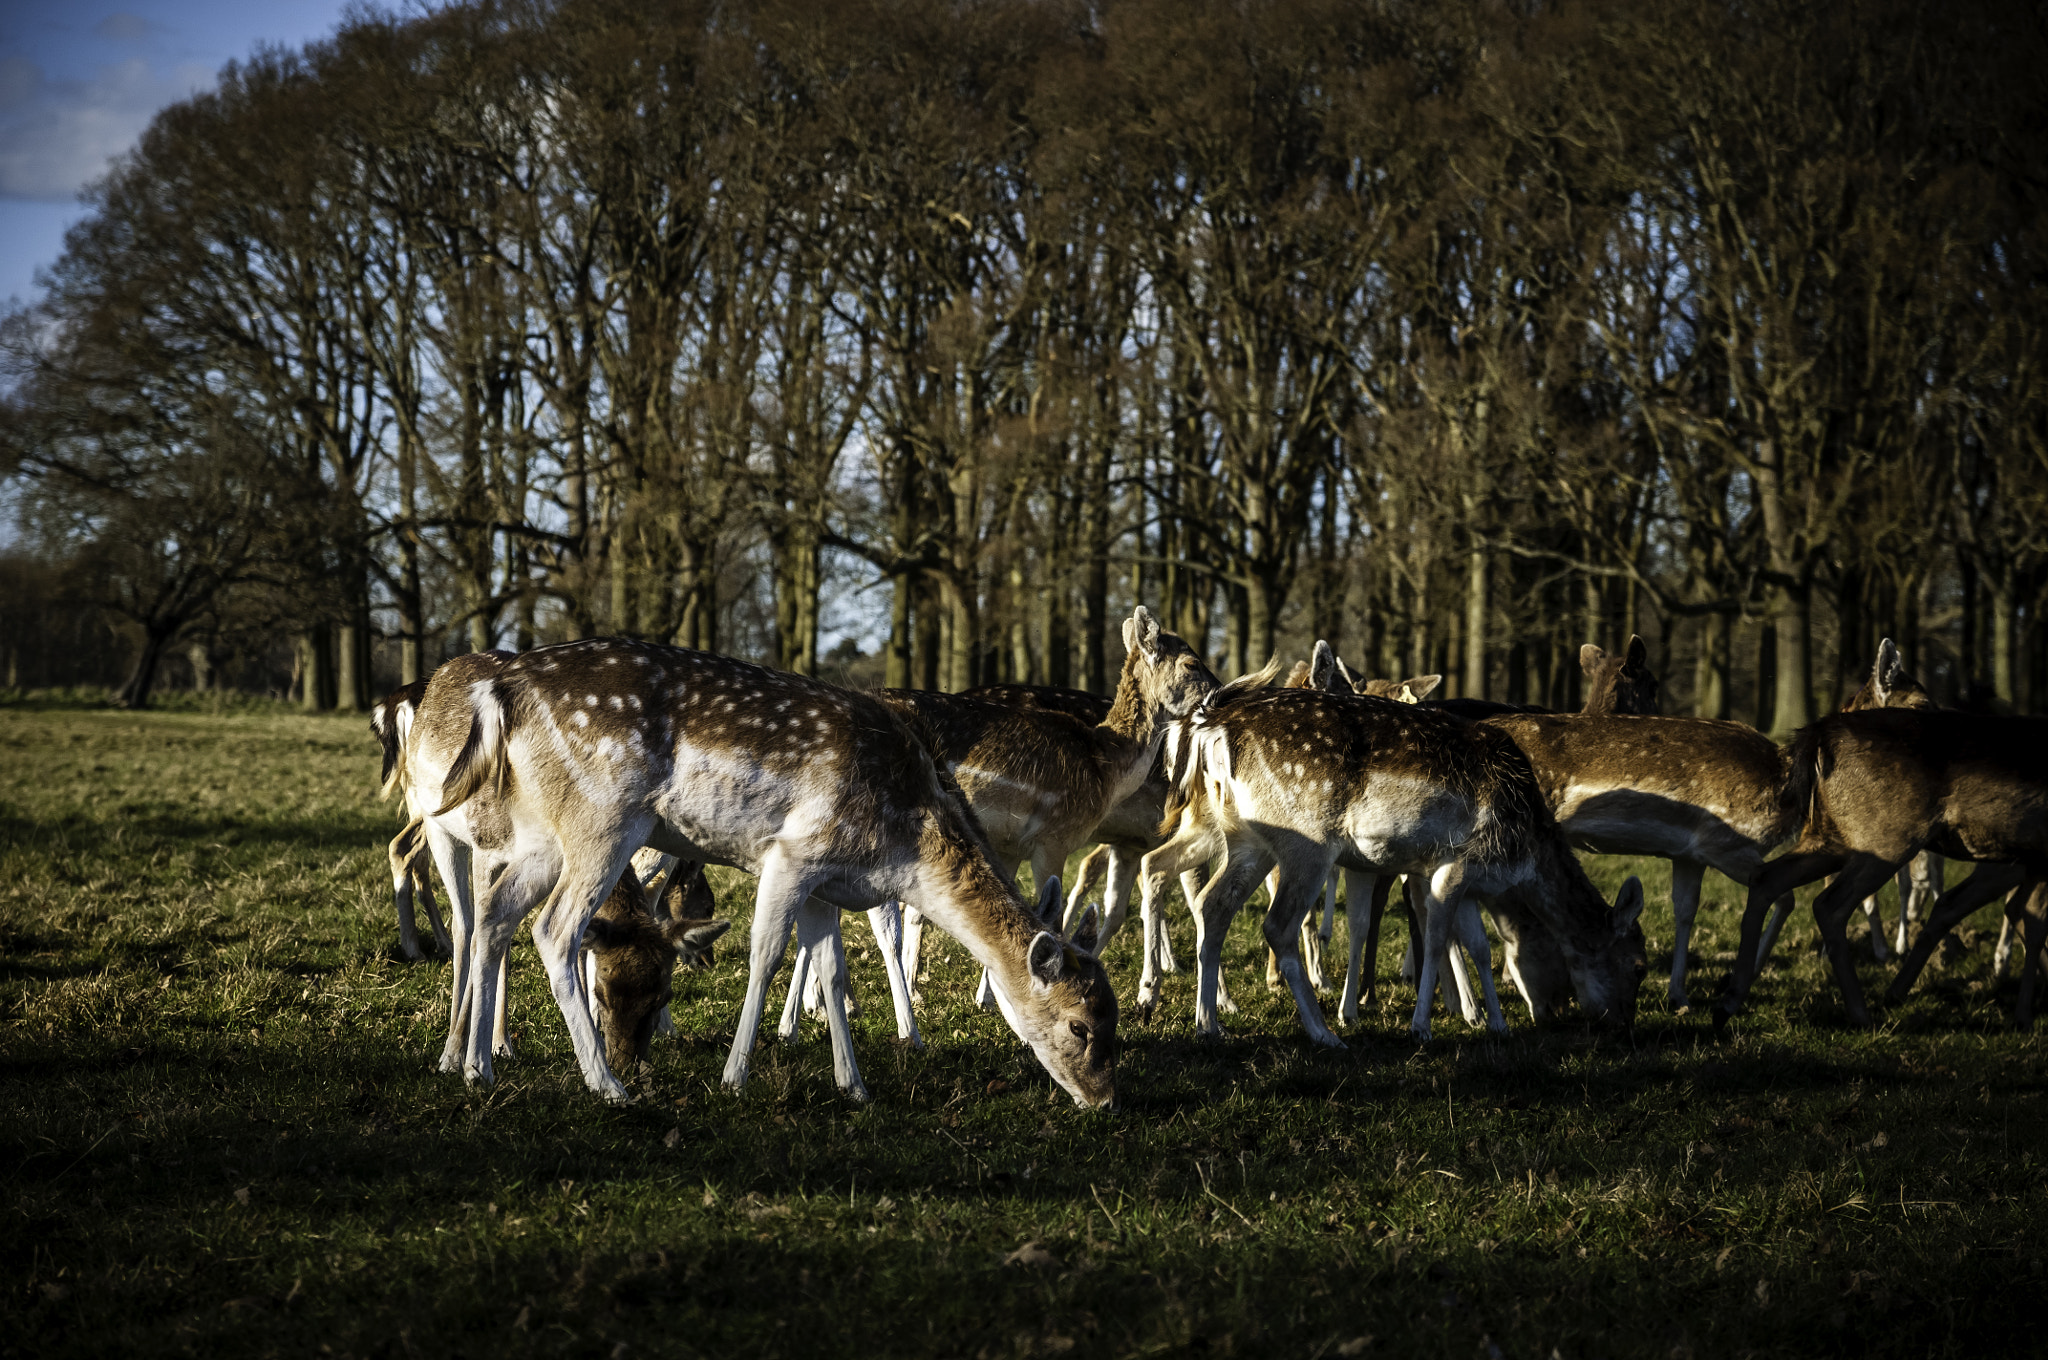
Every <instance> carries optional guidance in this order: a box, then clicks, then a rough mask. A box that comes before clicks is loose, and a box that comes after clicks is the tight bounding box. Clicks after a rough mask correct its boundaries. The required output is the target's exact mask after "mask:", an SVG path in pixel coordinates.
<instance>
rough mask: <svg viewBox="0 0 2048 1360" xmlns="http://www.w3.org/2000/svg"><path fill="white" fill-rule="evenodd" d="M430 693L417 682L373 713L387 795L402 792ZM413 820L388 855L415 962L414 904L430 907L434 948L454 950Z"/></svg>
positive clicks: (418, 953) (418, 955) (413, 815)
mask: <svg viewBox="0 0 2048 1360" xmlns="http://www.w3.org/2000/svg"><path fill="white" fill-rule="evenodd" d="M426 692H427V682H426V681H424V680H415V681H413V682H412V683H411V684H409V685H406V686H404V687H403V688H401V689H395V690H393V691H391V693H389V694H387V695H385V696H384V697H383V698H382V699H379V700H378V701H377V702H376V704H374V705H373V706H372V707H371V709H370V730H371V731H372V732H374V733H376V735H377V744H378V745H379V746H380V747H382V748H383V753H384V768H383V770H382V771H381V772H380V773H379V774H378V776H377V782H378V783H379V784H380V785H381V786H382V787H383V790H384V796H385V797H387V798H388V797H390V796H391V795H392V794H393V793H396V792H397V791H398V788H399V782H398V781H399V775H398V762H399V755H400V753H401V752H402V751H403V750H404V748H405V737H406V734H407V733H408V732H410V731H411V730H412V719H413V714H414V713H415V712H417V711H418V709H419V706H420V696H421V695H423V694H425V693H426ZM407 811H408V813H409V816H408V819H407V821H406V824H405V829H404V830H403V831H401V832H399V833H398V834H397V835H396V836H394V837H392V839H391V845H390V848H389V850H388V851H387V852H386V853H387V854H388V855H389V857H390V860H391V900H392V905H393V906H394V907H395V908H396V909H397V912H398V952H399V953H401V954H403V955H404V956H405V957H406V958H407V959H408V960H410V961H411V962H413V963H418V962H419V961H420V960H422V959H424V958H426V956H427V955H426V951H425V950H423V949H421V948H420V929H419V924H418V922H417V920H416V919H415V918H414V915H413V903H414V901H416V900H417V901H418V903H419V904H420V905H421V906H423V907H425V908H426V909H427V924H428V925H429V926H430V927H431V928H432V930H433V932H434V947H435V948H436V949H437V950H438V951H439V952H441V953H442V954H448V953H450V952H452V951H453V949H454V945H453V944H452V943H451V942H450V941H449V938H448V928H447V927H446V926H444V925H442V924H441V913H440V912H438V911H436V910H435V909H434V885H433V883H432V882H431V881H430V880H429V878H428V876H427V846H426V841H425V838H424V837H422V836H421V834H420V819H419V815H418V813H417V812H415V811H413V810H412V809H410V808H408V809H407Z"/></svg>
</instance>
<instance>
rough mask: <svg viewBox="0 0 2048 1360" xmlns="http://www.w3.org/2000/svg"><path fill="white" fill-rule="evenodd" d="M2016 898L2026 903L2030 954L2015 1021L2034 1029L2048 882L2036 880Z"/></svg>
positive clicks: (2046, 935) (2046, 932)
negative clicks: (2035, 1000) (2036, 990)
mask: <svg viewBox="0 0 2048 1360" xmlns="http://www.w3.org/2000/svg"><path fill="white" fill-rule="evenodd" d="M2014 896H2015V897H2018V898H2019V899H2021V900H2022V901H2023V902H2025V904H2026V907H2025V910H2026V914H2027V943H2026V952H2025V953H2024V954H2022V955H2021V956H2020V999H2019V1004H2018V1005H2017V1006H2016V1007H2015V1008H2014V1010H2013V1014H2012V1019H2013V1023H2014V1024H2015V1025H2017V1026H2019V1027H2020V1028H2021V1029H2031V1028H2033V1025H2034V988H2035V986H2036V984H2037V983H2039V981H2040V978H2041V946H2042V945H2043V944H2044V943H2048V883H2044V882H2043V881H2042V880H2040V879H2038V878H2037V879H2034V880H2032V881H2031V882H2028V883H2026V884H2023V885H2022V886H2021V888H2020V889H2019V891H2018V892H2016V893H2015V894H2014Z"/></svg>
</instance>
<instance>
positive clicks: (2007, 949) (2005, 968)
mask: <svg viewBox="0 0 2048 1360" xmlns="http://www.w3.org/2000/svg"><path fill="white" fill-rule="evenodd" d="M2026 933H2027V921H2026V912H2025V910H2024V909H2023V908H2022V907H2021V906H2020V904H2019V903H2017V902H2015V901H2014V900H2013V899H2012V898H2011V897H2008V898H2006V900H2005V911H2004V912H2003V913H2002V914H2001V915H2000V917H1999V920H1998V947H1997V948H1996V949H1994V950H1992V951H1991V980H1992V981H1993V982H2003V981H2005V975H2006V973H2007V972H2009V971H2011V968H2012V955H2013V950H2014V949H2016V948H2018V947H2019V945H2020V942H2021V940H2022V938H2023V937H2024V936H2025V935H2026Z"/></svg>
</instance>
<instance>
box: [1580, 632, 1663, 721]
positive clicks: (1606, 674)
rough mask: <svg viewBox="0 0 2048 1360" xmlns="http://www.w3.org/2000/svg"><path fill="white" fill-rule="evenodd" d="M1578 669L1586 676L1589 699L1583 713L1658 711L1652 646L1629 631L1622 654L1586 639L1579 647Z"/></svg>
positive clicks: (1587, 698)
mask: <svg viewBox="0 0 2048 1360" xmlns="http://www.w3.org/2000/svg"><path fill="white" fill-rule="evenodd" d="M1579 669H1580V671H1582V672H1583V673H1584V674H1585V677H1586V702H1585V703H1584V704H1582V705H1581V706H1580V708H1579V712H1581V713H1656V712H1659V711H1660V709H1659V707H1658V700H1657V694H1658V690H1659V689H1660V686H1659V685H1658V683H1657V677H1656V676H1655V675H1654V674H1653V673H1652V672H1651V670H1650V649H1649V648H1647V647H1645V646H1644V645H1643V640H1642V638H1640V637H1638V636H1636V635H1635V634H1634V633H1631V634H1629V638H1628V649H1627V650H1626V651H1625V652H1623V654H1622V655H1620V656H1615V655H1614V654H1612V653H1611V652H1607V651H1603V650H1602V649H1601V648H1599V647H1596V646H1594V645H1593V644H1592V643H1590V642H1589V643H1587V644H1585V645H1584V646H1583V647H1581V648H1579Z"/></svg>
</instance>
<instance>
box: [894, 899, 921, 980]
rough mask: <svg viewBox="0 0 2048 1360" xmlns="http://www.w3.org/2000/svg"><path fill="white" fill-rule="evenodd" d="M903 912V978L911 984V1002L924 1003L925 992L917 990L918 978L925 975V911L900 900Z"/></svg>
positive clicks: (898, 905) (899, 904)
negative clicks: (923, 960) (923, 961)
mask: <svg viewBox="0 0 2048 1360" xmlns="http://www.w3.org/2000/svg"><path fill="white" fill-rule="evenodd" d="M896 905H897V907H898V908H899V909H900V910H901V911H902V912H903V958H902V965H903V980H904V981H905V982H906V983H908V984H909V986H910V1004H911V1005H912V1006H918V1005H922V1004H923V1002H924V994H923V993H922V992H920V991H918V990H917V983H918V979H919V978H921V977H923V976H924V965H923V963H922V959H923V957H924V913H923V912H921V911H919V910H918V909H917V908H916V907H914V906H912V905H911V904H909V903H907V902H899V903H897V904H896Z"/></svg>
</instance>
